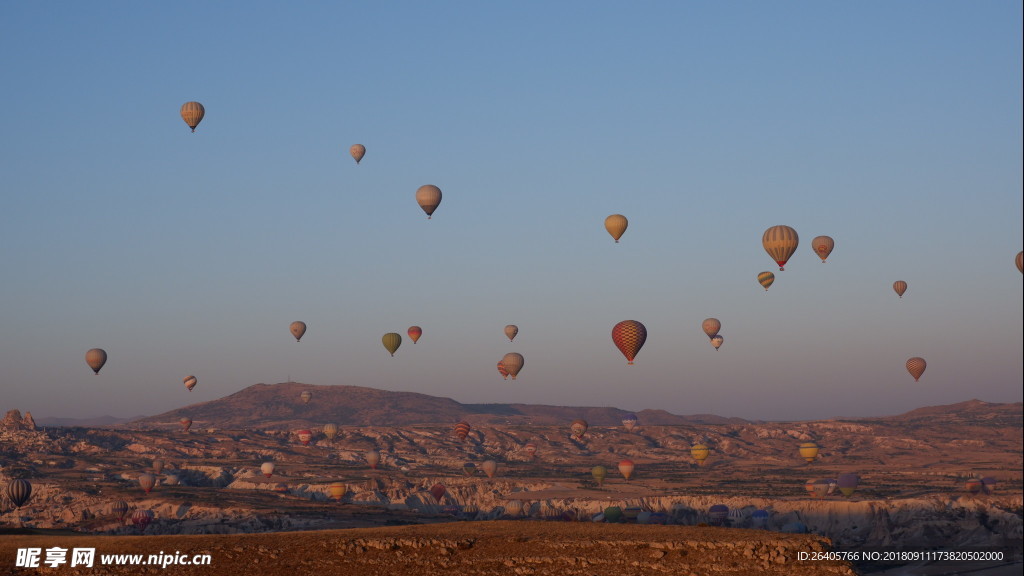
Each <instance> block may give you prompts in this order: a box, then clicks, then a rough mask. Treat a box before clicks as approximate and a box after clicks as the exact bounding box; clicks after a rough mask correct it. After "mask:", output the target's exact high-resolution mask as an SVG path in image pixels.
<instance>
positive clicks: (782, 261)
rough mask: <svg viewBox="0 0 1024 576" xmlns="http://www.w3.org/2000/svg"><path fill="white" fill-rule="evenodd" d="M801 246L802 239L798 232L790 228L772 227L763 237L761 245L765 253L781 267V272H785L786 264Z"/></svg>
mask: <svg viewBox="0 0 1024 576" xmlns="http://www.w3.org/2000/svg"><path fill="white" fill-rule="evenodd" d="M799 244H800V237H799V236H798V235H797V233H796V230H794V229H792V228H790V227H789V226H772V227H771V228H769V229H767V230H765V231H764V235H763V236H762V237H761V245H762V246H764V251H765V252H767V253H768V255H769V256H771V257H772V260H775V263H776V264H778V265H779V270H785V266H786V262H788V261H789V258H790V257H791V256H793V253H794V252H796V248H797V246H798V245H799Z"/></svg>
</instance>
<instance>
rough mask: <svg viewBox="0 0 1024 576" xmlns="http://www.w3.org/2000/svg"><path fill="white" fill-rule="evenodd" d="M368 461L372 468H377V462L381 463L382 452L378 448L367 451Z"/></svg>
mask: <svg viewBox="0 0 1024 576" xmlns="http://www.w3.org/2000/svg"><path fill="white" fill-rule="evenodd" d="M366 463H367V464H369V465H370V468H373V469H374V470H376V469H377V464H380V452H377V451H376V450H367V451H366Z"/></svg>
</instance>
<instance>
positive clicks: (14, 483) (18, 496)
mask: <svg viewBox="0 0 1024 576" xmlns="http://www.w3.org/2000/svg"><path fill="white" fill-rule="evenodd" d="M6 492H7V499H8V500H10V501H11V504H14V507H15V508H21V507H22V506H24V505H25V503H26V502H28V501H29V498H32V483H31V482H29V481H28V480H23V479H21V478H17V479H15V480H11V481H10V482H8V483H7V490H6Z"/></svg>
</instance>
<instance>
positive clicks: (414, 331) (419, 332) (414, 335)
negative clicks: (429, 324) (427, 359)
mask: <svg viewBox="0 0 1024 576" xmlns="http://www.w3.org/2000/svg"><path fill="white" fill-rule="evenodd" d="M408 334H409V339H410V340H412V343H413V344H415V343H416V341H417V340H419V339H420V336H423V328H420V327H419V326H409V331H408Z"/></svg>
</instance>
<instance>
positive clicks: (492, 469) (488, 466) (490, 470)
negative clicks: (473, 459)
mask: <svg viewBox="0 0 1024 576" xmlns="http://www.w3.org/2000/svg"><path fill="white" fill-rule="evenodd" d="M480 469H481V470H483V471H484V474H487V477H488V478H494V474H495V473H496V472H497V471H498V463H497V462H495V461H494V460H484V463H483V464H481V465H480Z"/></svg>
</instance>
